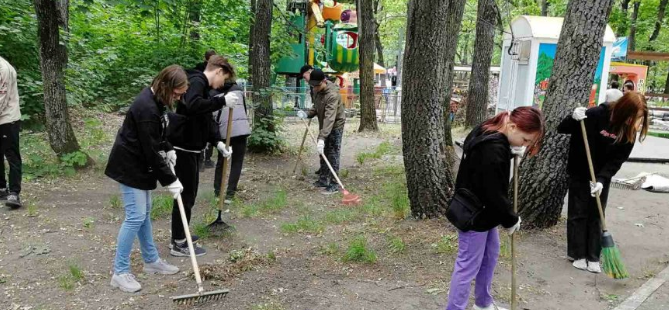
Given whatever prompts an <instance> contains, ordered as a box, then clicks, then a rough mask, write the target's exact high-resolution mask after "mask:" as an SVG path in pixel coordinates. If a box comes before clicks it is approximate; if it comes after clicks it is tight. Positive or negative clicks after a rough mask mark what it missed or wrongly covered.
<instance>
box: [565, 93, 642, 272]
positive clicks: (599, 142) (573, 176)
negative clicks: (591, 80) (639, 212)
mask: <svg viewBox="0 0 669 310" xmlns="http://www.w3.org/2000/svg"><path fill="white" fill-rule="evenodd" d="M581 120H585V128H586V132H587V135H588V142H589V144H590V153H591V155H592V164H593V166H594V169H595V177H596V178H597V183H595V184H592V182H591V180H590V170H589V167H588V161H587V157H586V153H585V145H584V143H583V134H582V132H581V125H580V124H579V122H580V121H581ZM639 130H641V134H640V135H639V141H643V139H644V138H645V137H646V133H647V132H648V108H647V107H646V99H645V98H644V96H643V95H641V94H640V93H638V92H627V93H625V95H623V96H622V97H621V98H620V99H618V101H615V102H613V103H605V104H601V105H599V106H598V107H594V108H591V109H588V110H586V108H583V107H579V108H576V109H575V110H574V113H573V114H572V115H571V116H568V117H567V118H565V119H564V120H563V121H562V123H560V125H559V126H558V132H559V133H563V134H571V139H570V143H569V145H570V147H569V159H568V161H567V170H568V171H569V176H570V184H569V200H568V209H567V255H568V256H569V257H570V258H571V259H573V260H574V263H573V266H574V267H576V268H578V269H581V270H588V271H590V272H594V273H599V272H601V267H600V265H599V255H600V253H601V250H602V245H601V237H602V228H601V223H600V218H599V211H598V209H597V203H596V200H595V199H594V197H595V195H596V193H599V197H600V200H601V202H602V208H606V201H607V198H608V196H609V185H610V184H611V178H612V177H613V176H614V175H615V174H616V173H617V172H618V170H620V167H621V166H622V164H623V163H624V162H625V161H626V160H627V158H629V156H630V153H632V149H633V148H634V140H635V139H636V136H637V131H639Z"/></svg>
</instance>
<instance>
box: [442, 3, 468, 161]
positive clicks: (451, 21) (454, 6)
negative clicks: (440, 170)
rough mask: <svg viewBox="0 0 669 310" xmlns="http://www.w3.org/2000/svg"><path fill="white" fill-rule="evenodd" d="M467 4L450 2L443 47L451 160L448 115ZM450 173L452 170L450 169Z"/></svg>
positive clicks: (451, 154)
mask: <svg viewBox="0 0 669 310" xmlns="http://www.w3.org/2000/svg"><path fill="white" fill-rule="evenodd" d="M465 3H467V0H451V1H450V5H449V6H448V11H446V25H445V27H444V29H446V31H450V33H449V35H447V38H446V45H444V47H443V48H444V49H445V50H446V51H445V53H444V60H445V61H446V71H445V72H444V75H445V76H446V87H445V88H444V91H445V92H446V97H445V98H444V101H443V102H442V104H443V111H444V121H445V122H444V144H445V145H446V151H447V152H448V153H449V154H448V156H449V158H453V157H454V156H455V150H454V149H453V135H451V122H450V121H449V120H448V115H449V113H450V110H451V96H452V94H453V67H455V53H456V52H457V50H458V38H459V37H460V28H461V26H462V17H463V16H464V13H465ZM451 47H452V48H451ZM465 57H466V56H465ZM449 162H450V161H449ZM449 168H450V167H449ZM449 171H452V170H450V169H449Z"/></svg>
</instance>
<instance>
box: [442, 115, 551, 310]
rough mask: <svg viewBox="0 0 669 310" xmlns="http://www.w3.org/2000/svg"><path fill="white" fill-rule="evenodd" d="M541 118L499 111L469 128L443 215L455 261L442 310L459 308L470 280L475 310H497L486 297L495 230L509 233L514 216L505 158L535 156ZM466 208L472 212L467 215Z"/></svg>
mask: <svg viewBox="0 0 669 310" xmlns="http://www.w3.org/2000/svg"><path fill="white" fill-rule="evenodd" d="M543 135H544V118H543V115H542V114H541V112H540V111H539V110H538V109H535V108H532V107H520V108H517V109H515V110H513V111H512V112H502V113H500V114H498V115H497V116H495V117H493V118H491V119H489V120H487V121H485V122H483V123H482V124H481V125H479V126H477V127H476V128H474V129H473V130H472V132H471V133H469V135H468V136H467V139H465V144H464V147H463V156H462V162H461V163H460V169H459V171H458V177H457V180H456V183H455V195H454V198H453V200H452V201H451V203H450V205H449V208H448V212H447V217H448V219H449V221H451V223H453V225H455V226H456V227H457V228H458V245H459V247H458V257H457V260H456V262H455V267H454V270H453V275H452V277H451V286H450V292H449V295H448V306H447V308H446V309H447V310H464V309H465V308H466V307H467V303H468V301H469V293H470V290H471V282H472V280H474V279H476V287H475V291H474V294H475V296H476V298H475V305H474V309H476V310H493V309H503V308H499V307H497V306H496V305H495V304H494V302H493V297H492V277H493V274H494V271H495V265H497V257H498V256H499V235H498V233H497V226H499V225H502V227H504V228H505V229H506V230H507V232H508V233H509V234H513V233H514V232H515V231H517V230H518V229H519V228H520V217H518V215H517V214H515V212H513V206H512V203H511V201H509V195H508V192H509V178H510V170H511V159H512V157H513V156H514V155H519V156H523V155H524V154H525V152H526V150H527V153H528V154H529V155H530V156H533V155H535V154H536V153H537V152H539V148H540V145H541V140H542V138H543ZM472 210H474V211H473V212H472Z"/></svg>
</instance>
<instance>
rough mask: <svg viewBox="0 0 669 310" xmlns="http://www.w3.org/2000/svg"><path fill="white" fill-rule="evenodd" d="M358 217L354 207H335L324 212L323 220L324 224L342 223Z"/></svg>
mask: <svg viewBox="0 0 669 310" xmlns="http://www.w3.org/2000/svg"><path fill="white" fill-rule="evenodd" d="M359 217H360V213H359V211H358V210H356V209H336V210H332V211H330V212H328V213H326V214H325V218H324V219H323V221H324V222H325V223H326V224H335V225H338V224H343V223H348V222H351V221H354V220H356V219H358V218H359Z"/></svg>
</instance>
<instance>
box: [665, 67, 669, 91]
mask: <svg viewBox="0 0 669 310" xmlns="http://www.w3.org/2000/svg"><path fill="white" fill-rule="evenodd" d="M664 93H665V94H669V69H668V70H667V80H666V81H665V82H664Z"/></svg>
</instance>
